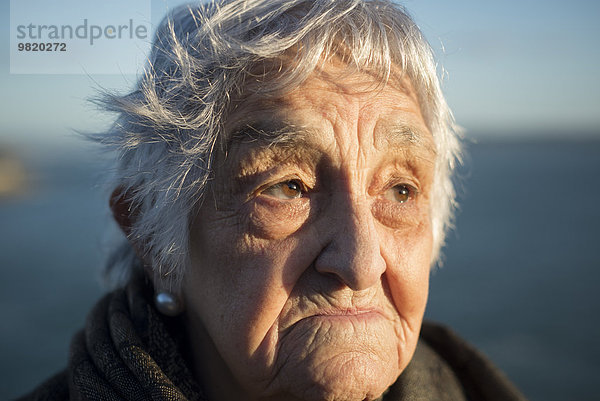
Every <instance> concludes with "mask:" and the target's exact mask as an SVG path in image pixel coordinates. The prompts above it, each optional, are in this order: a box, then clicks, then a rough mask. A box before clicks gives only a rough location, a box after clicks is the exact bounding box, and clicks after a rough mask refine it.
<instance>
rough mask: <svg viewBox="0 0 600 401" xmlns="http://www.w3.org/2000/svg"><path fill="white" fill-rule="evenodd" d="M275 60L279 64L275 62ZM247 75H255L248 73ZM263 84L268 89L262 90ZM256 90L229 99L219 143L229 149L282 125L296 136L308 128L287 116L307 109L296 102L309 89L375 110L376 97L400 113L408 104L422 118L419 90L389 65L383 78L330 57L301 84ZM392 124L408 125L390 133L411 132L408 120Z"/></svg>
mask: <svg viewBox="0 0 600 401" xmlns="http://www.w3.org/2000/svg"><path fill="white" fill-rule="evenodd" d="M278 62H280V61H275V62H273V63H278ZM269 68H270V69H272V68H275V67H274V65H269V67H264V66H261V67H260V69H262V70H264V69H269ZM278 70H279V71H283V70H284V67H283V64H281V65H280V66H279V68H278ZM257 74H258V73H257ZM249 76H253V75H252V74H250V75H249ZM261 77H262V78H261V79H263V80H264V79H266V78H265V74H264V73H262V75H261ZM271 78H272V79H273V80H274V82H273V86H276V85H277V83H276V82H275V81H277V79H279V77H277V76H276V75H274V76H272V77H271ZM265 86H266V87H267V90H263V88H264V87H265ZM260 88H261V89H259V90H256V89H255V88H254V87H253V85H249V87H248V88H245V89H244V90H243V91H240V94H239V96H238V97H237V98H234V99H232V101H231V107H230V109H229V112H228V116H227V118H226V120H225V124H224V126H223V134H224V135H223V139H225V142H226V143H227V144H228V145H232V144H234V143H235V142H236V141H238V140H245V139H246V140H247V139H249V138H250V139H252V138H254V139H256V138H255V137H260V138H261V139H263V140H267V141H268V140H269V135H264V134H263V131H269V132H277V133H281V132H282V131H285V130H286V127H294V128H296V129H295V131H296V132H306V131H307V130H306V129H298V128H304V127H301V126H300V125H301V124H300V123H299V122H298V121H294V120H293V119H289V116H290V114H293V112H294V111H295V110H297V109H301V108H303V107H304V106H305V104H303V103H302V101H301V100H300V101H298V99H299V98H300V99H301V98H302V96H298V95H301V94H302V93H303V92H311V91H322V92H323V93H327V92H331V93H337V94H341V95H343V96H348V97H357V96H359V97H361V98H364V99H366V103H369V102H370V101H371V102H372V103H373V104H375V105H376V107H377V105H378V103H377V102H378V101H379V102H380V101H381V100H380V99H381V98H384V99H385V102H387V103H388V104H386V106H390V105H391V106H394V103H396V105H397V107H398V108H399V109H400V108H402V107H405V106H406V105H410V107H411V109H412V111H413V114H414V115H415V116H416V117H418V119H419V120H420V121H419V122H422V121H423V113H422V111H421V107H420V102H419V99H418V96H417V91H416V90H415V88H414V85H413V84H412V82H411V81H410V79H409V77H408V76H407V75H406V74H404V73H403V72H402V71H401V70H400V69H399V68H397V67H396V66H392V67H391V69H390V74H389V75H386V74H385V73H384V72H382V71H380V70H378V69H370V70H369V69H364V70H363V69H361V70H360V71H359V70H358V69H357V68H356V67H355V66H353V65H352V64H348V63H346V62H344V61H340V60H339V59H338V58H333V59H331V60H329V61H328V62H327V63H324V64H321V65H319V66H318V67H317V68H315V69H314V70H313V71H312V72H311V73H310V74H309V75H308V76H307V77H306V78H305V79H304V80H303V81H302V82H301V83H297V84H296V85H289V86H285V87H284V88H281V89H280V90H274V91H269V90H268V83H266V82H263V83H262V85H260ZM382 93H386V94H389V93H395V94H396V96H395V97H394V96H385V97H382V96H378V95H381V94H382ZM327 107H328V102H327V99H323V101H322V102H321V109H320V110H319V111H320V112H323V113H325V109H327ZM390 118H391V119H392V120H394V119H393V116H390ZM390 124H391V125H395V126H398V127H407V128H406V129H401V130H400V129H393V130H391V131H393V132H398V131H410V130H411V129H410V125H411V122H410V121H401V117H399V118H398V119H396V121H391V122H390ZM412 125H421V127H419V129H418V131H419V134H422V135H421V136H429V137H431V133H429V129H428V128H427V127H426V126H425V124H412ZM265 127H271V128H269V129H268V130H265V129H264V128H265ZM412 131H415V129H412ZM259 134H260V135H259ZM280 137H281V135H276V136H273V137H272V139H273V140H275V139H276V138H280ZM227 147H229V146H227Z"/></svg>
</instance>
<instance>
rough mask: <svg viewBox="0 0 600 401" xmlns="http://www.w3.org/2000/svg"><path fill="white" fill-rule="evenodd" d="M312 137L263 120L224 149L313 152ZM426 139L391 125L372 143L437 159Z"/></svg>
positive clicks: (314, 133)
mask: <svg viewBox="0 0 600 401" xmlns="http://www.w3.org/2000/svg"><path fill="white" fill-rule="evenodd" d="M315 136H318V131H316V130H314V129H311V128H307V127H303V126H300V125H297V124H292V123H289V122H286V121H282V120H276V121H273V120H266V121H259V122H256V123H249V124H246V125H244V126H243V127H241V128H239V129H237V130H235V131H234V132H233V134H231V136H230V138H229V140H228V143H227V148H228V149H230V147H231V146H232V145H233V144H234V143H240V144H250V143H256V144H257V145H259V146H260V145H262V146H265V147H266V148H270V147H280V148H297V147H298V145H299V144H302V145H303V146H302V147H303V148H315V150H316V149H317V148H318V146H316V147H315V146H311V142H313V141H311V140H309V138H314V137H315ZM428 138H431V134H430V133H429V132H423V130H420V129H415V128H413V127H411V126H410V125H407V124H394V125H392V126H391V127H389V128H386V129H385V131H384V133H381V134H379V135H377V136H376V137H375V139H374V140H375V146H376V147H377V148H380V149H383V148H391V149H398V150H408V149H415V150H417V151H418V150H419V149H421V150H423V151H425V152H427V153H429V154H431V156H433V158H436V157H437V149H436V145H435V143H434V142H433V141H432V140H431V139H432V138H431V139H428ZM313 145H314V144H313Z"/></svg>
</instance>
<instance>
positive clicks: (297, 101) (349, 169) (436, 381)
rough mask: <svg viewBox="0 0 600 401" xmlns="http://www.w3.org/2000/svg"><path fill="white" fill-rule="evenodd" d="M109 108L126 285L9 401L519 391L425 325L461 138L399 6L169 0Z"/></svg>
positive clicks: (461, 396) (511, 396)
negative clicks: (131, 86)
mask: <svg viewBox="0 0 600 401" xmlns="http://www.w3.org/2000/svg"><path fill="white" fill-rule="evenodd" d="M104 105H105V106H106V107H107V108H108V109H109V110H112V111H116V112H118V113H119V116H118V119H117V120H116V123H115V124H114V126H113V127H112V129H111V130H110V132H108V133H107V134H105V135H104V136H102V137H101V141H102V142H103V143H105V144H108V145H110V146H112V147H114V148H116V149H117V151H118V153H119V155H118V159H117V162H118V167H117V169H116V170H117V174H116V182H115V184H114V188H116V190H115V191H114V193H113V195H112V198H111V207H112V210H113V212H114V216H115V218H116V220H117V222H118V223H119V225H120V226H121V228H122V229H123V231H124V233H125V234H126V236H127V244H126V245H125V246H124V247H123V248H122V249H120V250H119V251H118V252H117V253H115V256H114V257H113V258H112V262H113V265H114V266H113V268H112V269H113V272H115V271H117V272H118V273H119V276H120V277H121V278H122V279H123V281H122V283H123V289H120V290H117V291H115V292H113V293H111V294H109V295H107V296H106V297H105V298H104V299H103V300H102V301H100V302H99V304H98V305H97V306H96V307H95V309H94V310H93V311H92V312H91V314H90V315H89V318H88V321H87V324H86V327H85V330H84V331H83V332H81V333H79V334H78V335H77V336H76V337H75V338H74V340H73V343H72V346H71V355H70V360H69V366H68V368H67V369H66V370H65V371H64V372H62V373H60V374H58V375H57V376H55V377H53V378H51V379H50V380H49V381H48V382H46V383H45V384H43V385H42V386H41V387H40V388H38V389H37V390H36V391H35V392H34V393H32V394H31V395H30V396H28V398H26V399H51V400H54V399H56V400H58V399H61V400H64V399H73V400H88V399H94V400H123V399H124V400H145V399H153V400H167V399H168V400H184V399H190V400H263V399H264V400H375V399H381V398H382V399H385V400H503V401H506V400H520V399H523V398H522V396H521V395H520V394H519V393H518V391H517V390H515V389H514V387H513V386H512V385H511V384H510V383H508V381H507V380H506V379H505V378H504V376H502V375H501V374H500V373H498V372H497V371H496V370H495V369H494V368H493V367H492V365H491V364H490V363H489V362H488V361H487V360H486V359H485V358H483V357H482V356H481V355H480V354H479V353H478V352H477V351H475V350H473V349H472V348H471V347H470V346H468V345H466V344H465V343H464V342H463V341H462V340H460V339H459V338H457V337H456V336H455V335H454V334H452V333H451V332H450V331H448V330H447V329H444V328H442V327H440V326H435V325H431V324H425V325H422V318H423V313H424V310H425V305H426V301H427V293H428V279H429V273H430V266H432V265H433V264H435V262H436V260H437V258H438V255H439V251H440V247H441V246H442V244H443V242H444V232H445V230H446V228H447V227H448V225H449V221H450V219H451V214H452V208H453V202H454V190H453V186H452V181H451V173H452V170H453V167H454V164H455V161H456V159H457V156H458V154H459V143H458V140H457V137H456V132H455V131H456V129H455V126H454V122H453V119H452V115H451V113H450V110H449V109H448V107H447V105H446V103H445V101H444V98H443V96H442V93H441V91H440V86H439V82H438V79H437V78H436V71H435V64H434V61H433V59H432V53H431V50H430V48H429V47H428V45H427V43H426V42H425V40H424V39H423V37H422V35H421V33H420V32H419V30H418V28H417V27H416V26H415V24H414V22H413V21H412V20H411V19H410V18H409V17H408V16H407V14H406V13H405V12H404V10H403V9H402V8H401V7H400V6H398V5H396V4H394V3H392V2H389V1H362V0H336V1H331V0H312V1H302V0H293V1H292V0H246V1H241V0H231V1H218V2H214V3H211V4H206V5H199V4H198V5H192V6H188V7H182V8H178V9H176V10H174V11H173V13H172V14H171V15H170V16H169V17H168V18H166V19H165V20H164V22H163V23H162V24H161V26H160V27H159V28H158V30H157V33H156V37H155V39H154V43H153V50H152V54H151V55H150V60H149V63H148V65H147V67H146V69H145V72H144V74H143V76H142V77H141V79H140V80H139V82H138V84H137V86H136V88H135V90H134V91H133V92H131V93H130V94H127V95H125V96H108V97H107V99H105V101H104Z"/></svg>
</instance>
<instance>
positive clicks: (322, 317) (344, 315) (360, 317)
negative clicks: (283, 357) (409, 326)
mask: <svg viewBox="0 0 600 401" xmlns="http://www.w3.org/2000/svg"><path fill="white" fill-rule="evenodd" d="M384 317H385V316H384V314H383V312H382V311H381V310H379V309H377V308H369V309H329V310H323V311H319V312H317V313H315V314H313V315H309V316H306V317H304V318H302V319H300V320H299V321H298V322H297V323H300V322H304V321H309V320H317V321H330V322H334V321H340V322H369V321H375V320H380V319H383V318H384Z"/></svg>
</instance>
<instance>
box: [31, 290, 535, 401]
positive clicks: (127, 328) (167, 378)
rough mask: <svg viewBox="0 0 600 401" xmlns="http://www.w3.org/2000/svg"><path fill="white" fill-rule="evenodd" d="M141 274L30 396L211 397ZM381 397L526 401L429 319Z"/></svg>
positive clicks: (108, 302) (112, 298)
mask: <svg viewBox="0 0 600 401" xmlns="http://www.w3.org/2000/svg"><path fill="white" fill-rule="evenodd" d="M151 299H152V294H151V290H150V289H149V287H148V286H146V285H144V283H143V280H137V281H134V282H132V283H131V284H130V285H129V286H128V287H127V288H126V289H125V290H117V291H115V292H113V293H111V294H108V295H107V296H105V297H104V298H103V299H102V300H101V301H100V302H99V303H98V304H97V305H96V306H95V308H94V309H93V310H92V312H91V313H90V315H89V316H88V319H87V322H86V326H85V329H84V330H83V331H82V332H80V333H78V334H77V335H76V336H75V337H74V339H73V342H72V344H71V353H70V357H69V366H68V368H67V369H66V370H65V371H63V372H61V373H59V374H57V375H56V376H54V377H52V378H51V379H49V380H48V381H46V382H45V383H43V384H42V385H41V386H40V387H38V388H37V389H36V390H34V391H33V392H32V393H31V394H29V395H27V396H25V397H23V398H21V400H22V401H25V400H49V401H52V400H106V401H112V400H115V401H116V400H157V401H158V400H207V398H206V397H205V396H204V395H203V393H202V391H201V389H200V386H199V385H198V383H197V382H196V380H195V379H194V378H193V375H192V373H191V372H190V370H189V368H188V363H187V362H186V360H185V359H184V357H183V355H184V354H186V352H185V350H183V349H182V347H181V344H183V343H184V342H185V341H184V339H183V337H182V334H181V333H182V332H183V330H182V329H181V326H180V324H179V323H178V320H177V319H171V318H165V317H163V316H162V315H160V314H159V313H158V312H157V311H156V309H155V308H154V307H153V305H152V302H150V300H151ZM383 400H386V401H387V400H403V401H463V400H465V401H466V400H473V401H479V400H481V401H513V400H514V401H517V400H524V398H523V397H522V396H521V395H520V394H519V392H518V391H517V390H516V389H515V388H514V387H513V386H512V385H511V384H510V383H509V382H508V380H507V379H506V378H505V377H504V376H503V375H502V374H501V373H499V372H498V371H497V369H496V368H494V367H493V366H492V364H491V363H490V362H489V361H487V360H486V359H485V358H484V357H483V356H481V355H480V354H479V353H478V352H477V351H476V350H474V349H473V348H472V347H471V346H469V345H468V344H466V343H465V342H464V341H463V340H461V339H460V338H458V337H457V336H456V335H454V334H453V333H452V332H450V331H449V330H448V329H446V328H444V327H442V326H438V325H433V324H428V323H425V324H424V325H423V329H422V333H421V340H420V341H419V345H418V347H417V350H416V351H415V355H414V357H413V359H412V361H411V363H410V364H409V366H408V367H407V368H406V369H405V371H404V372H403V373H402V375H401V376H400V378H399V379H398V381H397V382H396V383H395V384H394V385H393V386H392V387H391V388H390V389H389V391H387V392H386V393H385V394H384V396H383Z"/></svg>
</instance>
